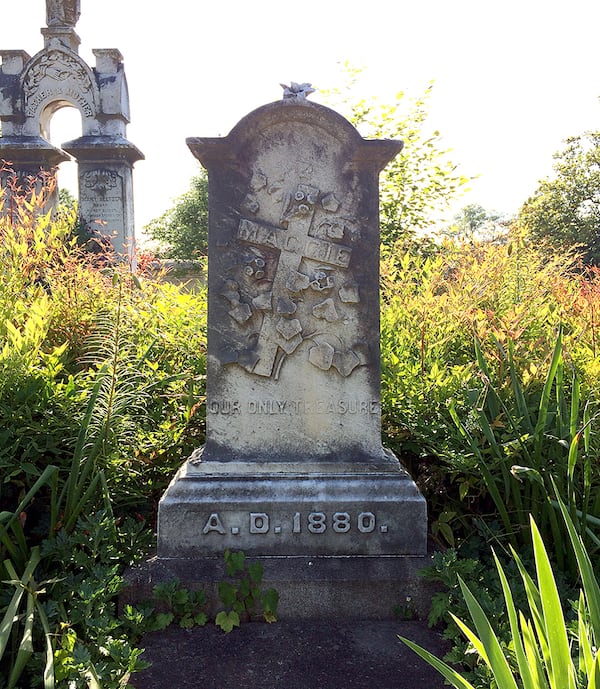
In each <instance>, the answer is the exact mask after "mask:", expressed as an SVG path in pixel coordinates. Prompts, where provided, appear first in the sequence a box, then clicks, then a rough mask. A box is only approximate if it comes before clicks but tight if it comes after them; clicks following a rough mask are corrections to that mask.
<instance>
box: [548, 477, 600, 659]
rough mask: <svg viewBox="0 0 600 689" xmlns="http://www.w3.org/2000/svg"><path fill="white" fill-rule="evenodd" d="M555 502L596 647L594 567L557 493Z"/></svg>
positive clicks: (598, 623)
mask: <svg viewBox="0 0 600 689" xmlns="http://www.w3.org/2000/svg"><path fill="white" fill-rule="evenodd" d="M555 487H556V486H555ZM557 502H558V506H559V508H560V511H561V512H562V516H563V519H564V520H565V524H566V526H567V531H568V532H569V538H570V539H571V544H572V546H573V550H574V551H575V557H576V559H577V565H578V568H579V573H580V575H581V580H582V582H583V592H584V594H585V599H586V601H587V604H588V609H589V615H590V623H591V625H592V631H593V634H594V643H595V645H596V647H598V646H599V645H600V585H599V584H598V580H597V578H596V575H595V573H594V567H593V566H592V562H591V560H590V557H589V555H588V553H587V551H586V549H585V547H584V545H583V541H582V539H581V536H580V535H579V534H578V533H577V531H576V529H575V525H574V524H573V520H572V519H571V517H570V515H569V512H568V510H567V508H566V506H565V504H564V502H563V501H562V500H561V499H560V497H559V496H558V495H557Z"/></svg>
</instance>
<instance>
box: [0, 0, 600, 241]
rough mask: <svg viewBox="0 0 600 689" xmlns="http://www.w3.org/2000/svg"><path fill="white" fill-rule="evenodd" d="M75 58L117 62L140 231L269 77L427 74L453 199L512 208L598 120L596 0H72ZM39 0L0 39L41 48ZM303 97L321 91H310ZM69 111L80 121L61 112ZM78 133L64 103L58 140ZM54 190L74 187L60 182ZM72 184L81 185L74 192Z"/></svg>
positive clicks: (13, 9) (402, 86) (263, 95)
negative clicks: (206, 142) (566, 144)
mask: <svg viewBox="0 0 600 689" xmlns="http://www.w3.org/2000/svg"><path fill="white" fill-rule="evenodd" d="M81 5H82V14H81V19H80V20H79V23H78V25H77V29H76V30H77V33H78V34H79V36H80V37H81V47H80V51H79V52H80V55H81V56H82V57H83V59H84V60H86V61H87V62H88V63H89V64H90V65H91V66H94V64H95V58H94V57H93V55H92V52H91V50H92V48H118V49H119V50H120V51H121V53H122V54H123V56H124V64H125V71H126V74H127V79H128V83H129V92H130V102H131V116H132V122H131V124H130V125H129V127H128V138H129V140H130V141H131V142H132V143H134V144H135V145H136V146H137V147H138V148H140V149H141V151H142V152H143V153H144V154H145V156H146V160H145V161H141V162H139V163H137V164H136V166H135V172H134V187H135V213H136V226H137V231H138V234H139V233H140V230H141V228H142V227H143V225H145V224H146V223H147V222H148V221H149V220H151V219H152V218H154V217H156V216H158V215H160V214H161V213H162V212H163V211H164V210H166V209H167V208H168V207H169V206H170V205H172V201H173V199H174V198H175V197H176V196H178V195H179V194H181V193H183V192H184V191H185V190H186V189H187V187H188V183H189V179H190V178H191V176H192V175H193V174H195V173H196V171H197V169H198V167H197V162H196V160H195V159H194V158H193V156H192V154H191V153H190V152H189V150H188V148H187V146H186V145H185V139H186V137H189V136H225V135H226V134H228V133H229V131H230V130H231V128H232V127H233V126H234V125H235V124H236V123H237V122H238V121H239V120H240V119H241V118H242V117H243V116H244V115H246V114H247V113H248V112H250V111H251V110H253V109H255V108H257V107H259V106H261V105H263V104H265V103H269V102H271V101H274V100H278V99H279V98H280V97H281V95H282V90H281V88H280V86H279V83H280V82H284V83H289V82H290V81H292V80H293V81H297V82H303V81H309V82H312V84H313V85H314V86H316V87H317V88H318V87H323V88H329V87H331V86H334V85H343V82H342V77H341V76H340V75H341V72H340V68H339V65H340V63H343V62H344V61H346V60H348V61H349V62H350V63H351V64H352V65H355V66H357V67H365V69H366V71H365V78H364V82H363V83H364V90H361V92H360V93H358V94H357V95H358V96H359V97H369V96H377V97H378V98H379V99H380V100H384V101H385V100H386V98H387V99H391V98H392V97H393V94H395V93H396V92H398V91H400V90H403V91H405V92H406V93H407V95H409V96H417V95H420V94H421V93H422V92H423V91H424V90H425V88H426V86H427V84H428V83H429V82H430V81H431V80H434V82H435V85H434V91H433V97H432V99H431V109H430V113H431V114H430V118H429V121H430V124H431V127H432V128H436V129H439V130H440V132H441V133H442V136H443V140H442V145H443V146H444V147H447V148H450V149H452V159H453V161H454V162H455V163H458V164H459V166H460V170H461V172H462V173H463V174H465V175H468V176H471V175H479V178H478V180H476V181H475V182H473V183H472V185H471V189H472V190H471V192H470V193H469V194H468V195H466V196H464V197H463V198H462V199H460V200H459V202H458V203H457V204H456V206H455V208H454V211H457V210H458V209H459V208H461V207H463V206H464V205H466V204H467V203H480V204H481V205H483V206H484V207H486V208H488V209H490V210H497V211H500V212H505V213H514V212H516V211H517V210H518V208H519V206H520V205H521V203H522V202H523V201H525V199H526V198H527V197H528V196H529V195H530V194H531V193H532V192H533V191H534V190H535V188H536V186H537V182H538V181H539V180H540V179H542V178H543V177H546V176H547V175H549V174H550V173H551V169H552V168H551V166H552V154H553V153H554V152H555V151H556V150H558V149H560V148H561V147H562V141H563V139H565V138H566V137H567V136H570V135H575V134H579V133H581V132H583V131H585V130H587V129H600V102H599V100H598V96H600V65H599V62H600V61H599V55H600V52H599V47H598V26H599V25H600V3H599V2H598V0H569V2H566V0H562V1H561V2H556V1H555V0H504V2H498V1H493V0H487V1H485V0H452V2H450V1H449V0H403V1H402V2H400V1H399V0H370V1H369V2H364V3H356V4H354V6H353V5H352V4H351V3H349V2H347V0H304V1H303V2H301V3H298V2H282V1H281V0H279V1H277V2H276V1H275V0H253V1H252V2H249V1H248V0H212V2H208V1H205V2H200V0H169V2H159V1H156V2H149V1H148V0H82V2H81ZM44 25H45V2H44V0H2V6H1V7H0V49H23V50H26V51H27V52H28V53H29V54H30V55H34V54H35V53H36V52H38V50H40V49H41V48H42V47H43V39H42V36H41V34H40V32H39V29H40V27H42V26H44ZM311 98H312V100H315V101H317V102H319V101H322V99H321V98H320V97H319V94H318V93H315V94H313V96H312V97H311ZM68 113H71V114H74V115H75V119H73V118H72V117H68V116H66V115H67V114H68ZM79 134H80V124H79V117H78V115H77V114H76V113H75V111H73V110H71V109H70V108H69V109H66V110H62V111H59V113H57V115H56V116H55V118H54V120H53V130H52V139H53V143H54V144H55V145H56V144H60V142H61V141H66V140H68V139H72V138H75V137H76V136H79ZM63 183H64V184H65V186H71V185H72V183H71V182H70V181H69V178H68V177H67V176H65V177H64V181H63ZM73 191H76V190H75V189H73Z"/></svg>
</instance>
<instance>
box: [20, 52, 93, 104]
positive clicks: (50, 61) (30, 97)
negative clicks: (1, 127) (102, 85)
mask: <svg viewBox="0 0 600 689" xmlns="http://www.w3.org/2000/svg"><path fill="white" fill-rule="evenodd" d="M23 94H24V98H25V114H26V115H27V117H34V116H35V115H36V114H37V113H38V112H39V110H40V108H41V107H43V106H44V105H45V104H48V103H50V102H52V101H53V100H55V99H61V100H64V99H65V98H67V99H69V100H71V101H73V103H74V104H76V105H77V107H78V108H79V109H80V110H81V112H82V114H83V116H84V117H94V116H95V106H94V102H93V87H92V83H91V81H90V78H89V76H88V73H87V71H86V68H85V66H84V64H83V63H82V62H81V61H80V60H79V59H77V58H76V57H74V56H72V55H69V54H68V53H66V52H65V51H64V50H60V49H54V50H50V51H48V52H45V53H43V54H42V55H41V56H40V57H39V58H38V60H37V61H36V62H34V63H33V64H32V65H31V66H30V67H29V68H28V70H27V72H26V74H25V77H24V79H23Z"/></svg>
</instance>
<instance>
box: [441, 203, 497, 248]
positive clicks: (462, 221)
mask: <svg viewBox="0 0 600 689" xmlns="http://www.w3.org/2000/svg"><path fill="white" fill-rule="evenodd" d="M507 223H508V221H507V220H506V219H505V218H503V217H502V215H501V214H500V213H497V212H496V211H491V210H487V209H485V208H484V207H483V206H480V205H479V204H478V203H469V204H468V205H466V206H464V207H463V208H461V209H460V211H459V212H458V213H457V214H456V215H455V216H454V218H453V219H452V222H451V223H450V225H448V227H447V228H446V229H445V230H444V231H443V232H442V234H444V235H447V236H448V237H453V238H454V239H457V240H458V241H461V242H470V243H473V242H475V241H476V240H486V241H489V240H494V239H497V238H498V237H499V236H506V233H507Z"/></svg>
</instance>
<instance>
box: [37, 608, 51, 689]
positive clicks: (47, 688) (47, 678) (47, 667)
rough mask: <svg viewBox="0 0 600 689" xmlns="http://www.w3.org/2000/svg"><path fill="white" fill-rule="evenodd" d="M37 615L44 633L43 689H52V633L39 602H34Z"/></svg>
mask: <svg viewBox="0 0 600 689" xmlns="http://www.w3.org/2000/svg"><path fill="white" fill-rule="evenodd" d="M35 605H36V609H37V614H38V617H39V619H40V624H41V625H42V630H43V631H44V640H45V642H46V662H45V664H44V689H54V651H53V649H52V633H51V632H50V625H49V623H48V617H47V616H46V613H45V611H44V608H43V607H42V605H41V603H40V602H39V600H37V598H36V601H35Z"/></svg>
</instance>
